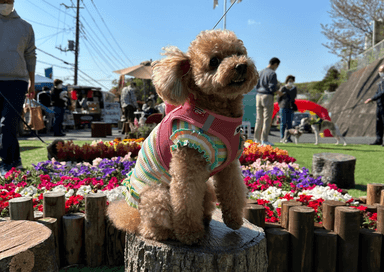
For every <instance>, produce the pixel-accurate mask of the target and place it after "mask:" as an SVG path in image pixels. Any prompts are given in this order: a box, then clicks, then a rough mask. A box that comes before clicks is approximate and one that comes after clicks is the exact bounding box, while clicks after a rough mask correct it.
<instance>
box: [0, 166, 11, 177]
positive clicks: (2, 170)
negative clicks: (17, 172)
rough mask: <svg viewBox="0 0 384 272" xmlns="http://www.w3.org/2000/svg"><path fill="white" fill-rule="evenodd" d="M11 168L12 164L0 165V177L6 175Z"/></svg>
mask: <svg viewBox="0 0 384 272" xmlns="http://www.w3.org/2000/svg"><path fill="white" fill-rule="evenodd" d="M12 167H13V166H12V164H7V163H2V164H1V166H0V176H2V177H5V174H7V173H8V171H9V170H11V169H12Z"/></svg>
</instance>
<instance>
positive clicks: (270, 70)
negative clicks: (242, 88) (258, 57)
mask: <svg viewBox="0 0 384 272" xmlns="http://www.w3.org/2000/svg"><path fill="white" fill-rule="evenodd" d="M279 65H280V60H279V59H278V58H272V59H271V60H270V61H269V65H268V66H267V68H265V69H264V70H262V71H260V73H259V76H260V77H259V81H258V82H257V85H256V91H257V94H256V126H255V136H254V141H255V142H257V143H260V140H261V144H263V145H273V143H270V142H268V134H269V130H270V129H271V124H272V115H273V102H274V94H275V93H278V94H281V93H280V91H278V90H277V76H276V72H275V71H276V69H277V68H278V67H279Z"/></svg>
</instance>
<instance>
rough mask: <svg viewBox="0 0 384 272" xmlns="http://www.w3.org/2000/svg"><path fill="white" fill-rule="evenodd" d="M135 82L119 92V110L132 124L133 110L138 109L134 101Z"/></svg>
mask: <svg viewBox="0 0 384 272" xmlns="http://www.w3.org/2000/svg"><path fill="white" fill-rule="evenodd" d="M135 92H136V82H131V84H130V85H129V86H128V87H125V88H124V89H123V90H122V91H121V108H122V109H123V112H124V115H125V119H126V120H127V121H128V122H133V121H134V119H135V114H134V112H135V110H136V109H138V108H139V105H138V104H137V100H136V94H135Z"/></svg>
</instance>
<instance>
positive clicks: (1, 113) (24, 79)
mask: <svg viewBox="0 0 384 272" xmlns="http://www.w3.org/2000/svg"><path fill="white" fill-rule="evenodd" d="M35 68H36V46H35V34H34V32H33V28H32V26H31V25H30V24H29V23H27V22H26V21H24V20H23V19H21V18H20V16H19V15H18V14H17V12H16V10H15V9H14V0H0V122H1V126H0V129H1V134H0V158H1V159H2V161H1V163H0V174H1V175H2V176H4V175H5V174H6V173H7V172H8V171H9V170H11V168H12V167H16V168H22V167H23V165H22V163H21V158H20V148H19V142H18V140H17V127H18V126H17V125H16V124H18V123H19V121H20V120H19V118H20V115H21V111H22V108H23V103H24V100H25V95H26V93H28V97H30V98H33V97H34V94H35ZM28 83H29V87H28Z"/></svg>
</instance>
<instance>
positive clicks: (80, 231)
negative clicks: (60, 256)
mask: <svg viewBox="0 0 384 272" xmlns="http://www.w3.org/2000/svg"><path fill="white" fill-rule="evenodd" d="M84 217H85V216H84V214H82V213H71V214H68V215H64V216H63V242H64V261H65V265H72V264H79V263H82V262H83V259H84Z"/></svg>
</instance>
